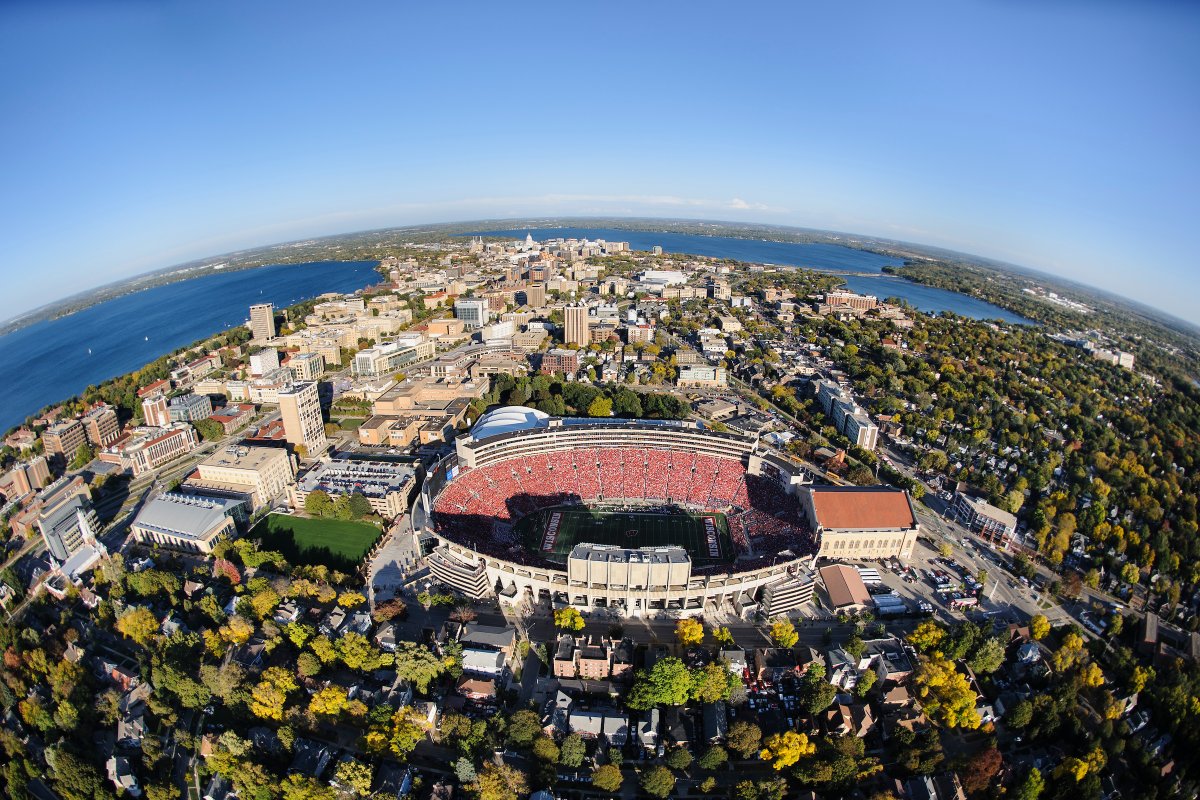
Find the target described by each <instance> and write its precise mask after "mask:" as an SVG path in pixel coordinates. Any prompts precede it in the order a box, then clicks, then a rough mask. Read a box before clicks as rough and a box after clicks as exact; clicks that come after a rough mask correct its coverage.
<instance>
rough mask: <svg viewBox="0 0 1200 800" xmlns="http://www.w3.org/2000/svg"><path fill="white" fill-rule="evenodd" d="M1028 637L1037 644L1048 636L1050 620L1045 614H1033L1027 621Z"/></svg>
mask: <svg viewBox="0 0 1200 800" xmlns="http://www.w3.org/2000/svg"><path fill="white" fill-rule="evenodd" d="M1029 635H1030V636H1032V637H1033V638H1034V639H1035V640H1036V641H1039V642H1040V641H1041V640H1042V639H1045V638H1046V637H1047V636H1049V635H1050V620H1048V619H1046V615H1045V614H1034V615H1033V618H1032V619H1030V620H1029Z"/></svg>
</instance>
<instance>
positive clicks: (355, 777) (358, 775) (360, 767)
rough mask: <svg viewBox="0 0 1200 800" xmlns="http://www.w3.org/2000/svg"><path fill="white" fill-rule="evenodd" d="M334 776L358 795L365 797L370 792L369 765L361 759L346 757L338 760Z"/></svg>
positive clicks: (370, 774)
mask: <svg viewBox="0 0 1200 800" xmlns="http://www.w3.org/2000/svg"><path fill="white" fill-rule="evenodd" d="M334 777H336V778H337V781H338V783H340V784H341V785H342V786H345V787H346V788H348V789H349V790H350V791H351V792H352V793H354V794H355V795H356V796H358V797H365V796H367V795H369V794H370V793H371V777H372V771H371V767H370V766H368V765H367V764H364V763H362V762H361V761H357V760H355V759H353V758H347V759H346V760H345V761H340V762H338V765H337V769H335V770H334Z"/></svg>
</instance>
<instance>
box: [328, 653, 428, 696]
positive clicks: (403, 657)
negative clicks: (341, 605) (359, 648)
mask: <svg viewBox="0 0 1200 800" xmlns="http://www.w3.org/2000/svg"><path fill="white" fill-rule="evenodd" d="M318 655H320V654H319V653H318ZM393 658H394V659H395V664H396V674H397V675H399V676H400V677H401V678H404V679H405V680H407V681H412V682H413V683H414V684H415V685H416V687H417V689H418V690H420V692H421V693H422V694H424V693H426V692H428V691H429V684H430V682H431V681H433V679H434V678H436V677H438V676H439V675H441V674H442V673H443V672H444V671H445V670H446V665H445V664H444V663H443V662H442V660H441V659H440V658H438V657H437V656H436V655H434V654H433V653H432V652H431V651H430V650H429V648H428V647H426V646H424V645H421V644H417V643H416V642H407V641H406V642H397V644H396V652H395V653H394V654H393ZM322 660H324V659H322Z"/></svg>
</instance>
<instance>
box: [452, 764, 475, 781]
mask: <svg viewBox="0 0 1200 800" xmlns="http://www.w3.org/2000/svg"><path fill="white" fill-rule="evenodd" d="M454 777H456V778H458V782H459V783H461V784H462V785H463V786H467V785H468V784H472V783H474V782H475V779H476V778H477V777H478V776H477V775H476V773H475V764H474V763H472V762H471V759H469V758H460V759H458V760H457V761H455V762H454Z"/></svg>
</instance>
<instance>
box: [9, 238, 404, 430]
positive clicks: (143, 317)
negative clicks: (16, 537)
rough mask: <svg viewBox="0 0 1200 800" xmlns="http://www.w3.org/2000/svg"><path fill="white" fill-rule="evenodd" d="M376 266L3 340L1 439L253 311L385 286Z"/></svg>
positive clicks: (291, 268)
mask: <svg viewBox="0 0 1200 800" xmlns="http://www.w3.org/2000/svg"><path fill="white" fill-rule="evenodd" d="M376 263H377V262H374V261H369V262H368V261H359V262H338V261H326V262H316V263H312V264H285V265H276V266H269V267H258V268H256V269H246V270H238V271H236V272H226V273H217V274H214V275H206V276H204V277H202V278H194V279H192V280H186V281H180V282H178V283H170V284H166V285H165V286H156V287H154V288H152V289H145V290H143V291H140V292H134V293H133V294H127V295H125V296H123V297H118V298H115V299H113V300H108V301H106V302H103V303H100V304H98V305H94V306H91V307H89V308H85V309H83V310H82V311H79V312H77V313H75V314H70V315H68V316H65V317H60V318H59V319H55V320H47V321H43V322H38V323H36V324H33V325H30V326H28V327H26V328H21V329H20V330H17V331H13V332H12V333H10V334H7V335H5V336H0V382H3V384H4V387H5V392H4V395H3V400H0V430H8V429H9V428H11V427H12V426H14V425H17V424H19V423H21V422H22V421H23V420H24V419H25V418H26V417H27V416H29V415H30V414H33V413H35V412H36V411H38V410H39V409H41V408H43V407H44V406H47V405H49V404H51V403H56V402H59V401H61V400H66V399H67V398H69V397H73V396H74V395H77V394H79V393H80V392H82V391H83V390H84V389H86V388H87V387H88V386H91V385H94V384H99V383H102V382H103V381H106V380H108V379H109V378H114V377H116V376H118V375H124V374H125V373H127V372H132V371H134V370H136V369H140V368H141V367H143V366H145V365H146V364H149V363H150V362H151V361H154V360H155V359H157V358H159V357H160V356H163V355H166V354H167V353H170V352H172V351H173V350H175V349H176V348H179V347H183V346H185V345H188V344H191V343H192V342H194V341H196V340H197V339H202V338H204V337H206V336H211V335H212V334H214V333H218V332H220V331H223V330H227V329H229V328H232V327H235V326H237V325H241V324H243V323H244V322H245V320H246V319H247V317H249V314H250V311H249V309H250V306H251V304H253V303H274V304H275V307H276V308H281V307H285V306H290V305H292V304H294V303H299V302H301V301H303V300H307V299H309V298H311V297H316V296H317V295H319V294H323V293H325V292H353V291H355V290H357V289H362V288H364V287H366V286H370V285H372V284H375V283H379V280H380V278H379V273H378V272H376V271H375V269H374V267H375V264H376Z"/></svg>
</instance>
